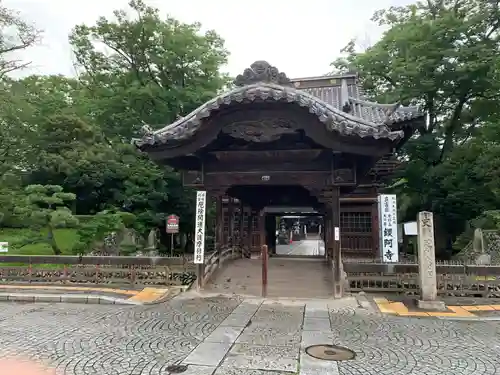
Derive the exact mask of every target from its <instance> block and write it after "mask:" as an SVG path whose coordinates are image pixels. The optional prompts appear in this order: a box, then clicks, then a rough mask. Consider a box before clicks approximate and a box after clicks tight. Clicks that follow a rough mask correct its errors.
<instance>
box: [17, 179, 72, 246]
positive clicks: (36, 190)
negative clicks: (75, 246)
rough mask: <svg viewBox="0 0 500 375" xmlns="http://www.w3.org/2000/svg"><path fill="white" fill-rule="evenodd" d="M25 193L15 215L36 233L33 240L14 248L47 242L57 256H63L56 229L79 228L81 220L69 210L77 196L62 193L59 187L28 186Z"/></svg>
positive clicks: (32, 237) (31, 237)
mask: <svg viewBox="0 0 500 375" xmlns="http://www.w3.org/2000/svg"><path fill="white" fill-rule="evenodd" d="M25 194H26V195H25V198H24V200H22V201H20V202H19V204H18V205H17V206H16V207H15V213H16V214H17V215H19V216H20V217H22V218H23V220H25V221H26V222H27V223H28V224H29V226H30V228H32V229H34V232H33V233H32V235H31V236H30V238H27V239H23V241H22V242H21V243H14V244H13V245H14V246H19V247H23V246H26V245H28V244H35V243H43V242H45V243H48V244H50V246H51V247H52V250H53V252H54V254H55V255H59V254H61V253H62V251H61V248H60V247H59V246H58V244H57V241H56V239H55V236H54V230H55V229H56V228H63V227H75V226H77V225H78V219H77V218H76V217H75V216H74V215H73V214H72V213H71V210H70V209H69V208H68V207H67V205H68V204H69V203H71V202H72V201H74V200H75V199H76V196H75V194H73V193H65V192H63V188H62V187H61V186H59V185H28V186H26V188H25ZM42 229H44V230H46V231H47V235H42V233H41V231H42Z"/></svg>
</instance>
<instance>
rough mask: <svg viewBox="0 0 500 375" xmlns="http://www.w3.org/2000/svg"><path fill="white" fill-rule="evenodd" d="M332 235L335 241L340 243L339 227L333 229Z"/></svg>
mask: <svg viewBox="0 0 500 375" xmlns="http://www.w3.org/2000/svg"><path fill="white" fill-rule="evenodd" d="M334 235H335V241H340V228H339V227H335V230H334Z"/></svg>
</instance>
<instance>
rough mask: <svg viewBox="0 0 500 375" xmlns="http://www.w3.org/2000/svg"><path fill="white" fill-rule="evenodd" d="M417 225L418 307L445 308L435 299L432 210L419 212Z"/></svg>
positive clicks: (435, 282) (434, 252) (434, 251)
mask: <svg viewBox="0 0 500 375" xmlns="http://www.w3.org/2000/svg"><path fill="white" fill-rule="evenodd" d="M417 226H418V274H419V281H420V300H419V301H418V307H419V308H421V309H426V310H446V306H445V304H444V302H443V301H439V300H438V299H437V281H436V250H435V244H434V220H433V217H432V212H427V211H423V212H419V213H418V216H417Z"/></svg>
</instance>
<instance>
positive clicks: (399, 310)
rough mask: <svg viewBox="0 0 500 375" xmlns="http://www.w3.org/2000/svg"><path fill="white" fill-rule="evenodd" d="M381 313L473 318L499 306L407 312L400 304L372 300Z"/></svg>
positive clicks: (383, 299)
mask: <svg viewBox="0 0 500 375" xmlns="http://www.w3.org/2000/svg"><path fill="white" fill-rule="evenodd" d="M374 301H375V303H376V304H377V306H378V308H379V310H380V312H381V313H384V314H393V315H399V316H433V317H438V316H448V317H473V316H475V315H474V314H473V313H472V312H473V311H493V310H500V305H478V306H447V308H448V310H451V311H436V312H429V311H408V308H407V307H406V306H405V304H404V303H402V302H391V301H389V300H387V299H386V298H374Z"/></svg>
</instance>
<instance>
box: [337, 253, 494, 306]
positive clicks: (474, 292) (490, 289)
mask: <svg viewBox="0 0 500 375" xmlns="http://www.w3.org/2000/svg"><path fill="white" fill-rule="evenodd" d="M343 266H344V272H345V273H346V275H347V288H348V291H350V292H361V291H363V292H367V293H380V292H382V293H398V294H406V295H416V294H419V293H420V286H419V275H418V272H419V269H418V264H417V263H394V264H388V263H375V262H371V263H370V262H344V264H343ZM436 282H437V288H438V294H439V295H442V296H456V297H467V296H476V297H500V265H492V266H486V265H475V264H460V263H458V262H439V263H437V264H436Z"/></svg>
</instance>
